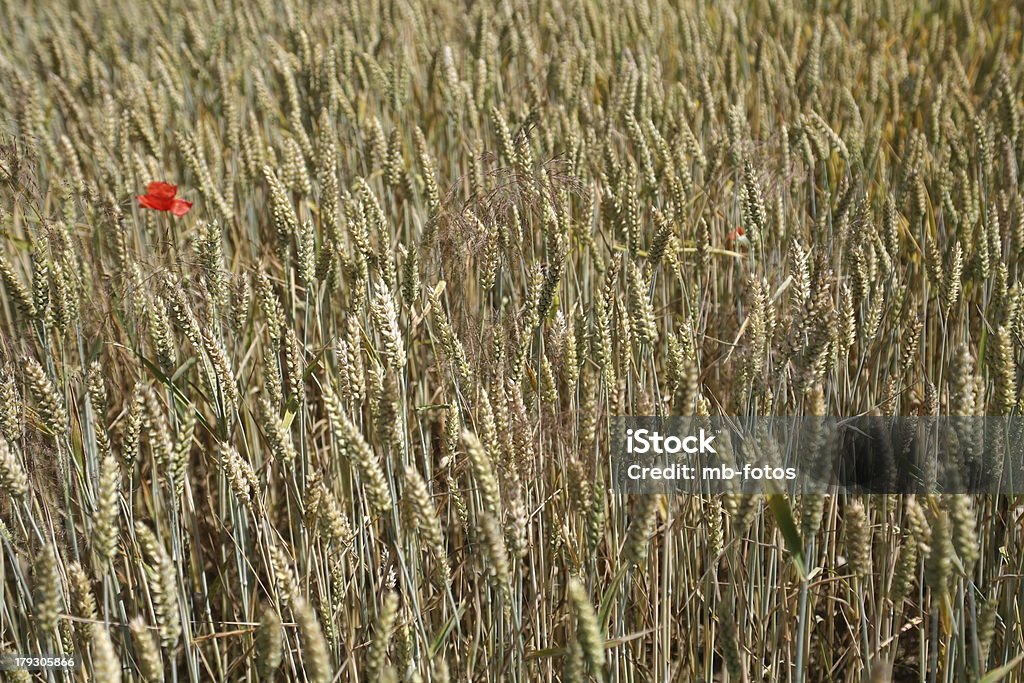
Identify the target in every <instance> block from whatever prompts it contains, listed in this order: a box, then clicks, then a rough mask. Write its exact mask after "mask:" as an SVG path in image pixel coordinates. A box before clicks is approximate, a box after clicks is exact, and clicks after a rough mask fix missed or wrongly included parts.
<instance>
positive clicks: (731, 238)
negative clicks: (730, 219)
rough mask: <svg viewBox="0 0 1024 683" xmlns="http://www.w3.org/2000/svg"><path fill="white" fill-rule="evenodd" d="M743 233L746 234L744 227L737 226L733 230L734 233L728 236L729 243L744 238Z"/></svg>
mask: <svg viewBox="0 0 1024 683" xmlns="http://www.w3.org/2000/svg"><path fill="white" fill-rule="evenodd" d="M743 232H744V230H743V226H742V225H738V226H736V229H735V230H733V231H732V232H730V233H729V235H728V237H729V241H730V242H735V241H736V240H738V239H740V238H742V237H743Z"/></svg>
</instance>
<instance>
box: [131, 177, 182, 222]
mask: <svg viewBox="0 0 1024 683" xmlns="http://www.w3.org/2000/svg"><path fill="white" fill-rule="evenodd" d="M176 194H178V186H177V185H170V184H168V183H161V182H159V181H158V182H152V183H150V184H149V185H146V194H140V195H138V197H136V199H138V200H139V206H141V207H143V208H145V209H154V210H156V211H170V212H171V213H173V214H174V215H175V216H178V217H179V218H180V217H181V216H184V215H185V214H186V213H188V212H189V209H191V208H192V202H187V201H185V200H184V199H175V198H174V196H175V195H176Z"/></svg>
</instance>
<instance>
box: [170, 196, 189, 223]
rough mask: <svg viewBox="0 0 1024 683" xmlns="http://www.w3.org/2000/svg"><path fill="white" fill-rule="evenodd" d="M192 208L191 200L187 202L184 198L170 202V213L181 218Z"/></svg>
mask: <svg viewBox="0 0 1024 683" xmlns="http://www.w3.org/2000/svg"><path fill="white" fill-rule="evenodd" d="M191 209H192V202H187V201H185V200H184V199H175V200H173V201H172V202H171V213H173V214H174V215H175V216H177V217H178V218H181V217H182V216H184V215H185V214H186V213H188V212H189V211H190V210H191Z"/></svg>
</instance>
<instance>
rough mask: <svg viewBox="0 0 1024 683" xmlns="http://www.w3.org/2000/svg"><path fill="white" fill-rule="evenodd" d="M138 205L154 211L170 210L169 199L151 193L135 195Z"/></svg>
mask: <svg viewBox="0 0 1024 683" xmlns="http://www.w3.org/2000/svg"><path fill="white" fill-rule="evenodd" d="M137 199H138V200H139V205H140V206H142V207H144V208H146V209H154V210H156V211H170V210H171V200H170V199H167V198H165V197H158V196H154V195H151V194H143V195H139V196H138V197H137Z"/></svg>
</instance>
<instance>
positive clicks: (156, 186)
mask: <svg viewBox="0 0 1024 683" xmlns="http://www.w3.org/2000/svg"><path fill="white" fill-rule="evenodd" d="M177 193H178V186H177V185H171V184H170V183H162V182H159V181H156V182H152V183H150V184H149V185H146V194H151V195H153V196H154V197H158V198H159V199H174V195H176V194H177Z"/></svg>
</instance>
